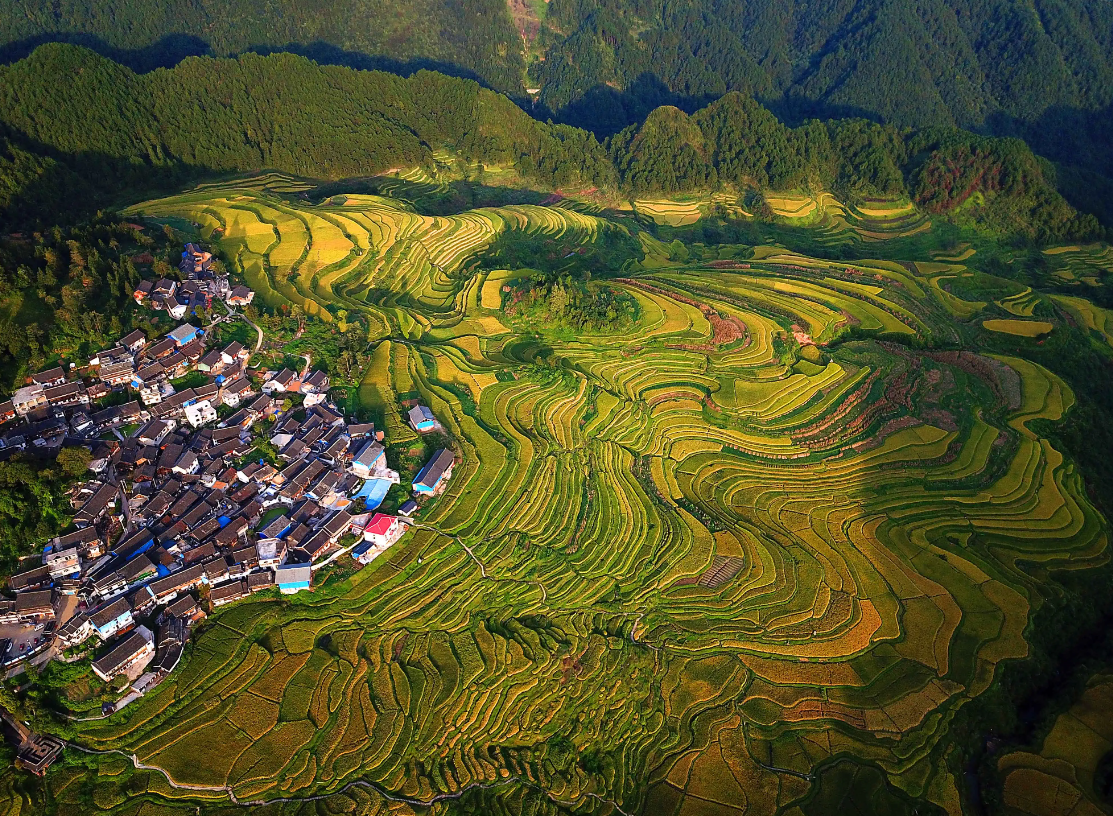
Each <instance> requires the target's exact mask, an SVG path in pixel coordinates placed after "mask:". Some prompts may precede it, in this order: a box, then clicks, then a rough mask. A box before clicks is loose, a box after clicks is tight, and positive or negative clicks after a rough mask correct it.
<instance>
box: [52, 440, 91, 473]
mask: <svg viewBox="0 0 1113 816" xmlns="http://www.w3.org/2000/svg"><path fill="white" fill-rule="evenodd" d="M92 459H93V454H92V453H90V451H89V449H88V448H83V447H80V446H77V447H72V448H62V449H61V450H60V451H58V467H60V468H62V472H63V473H65V474H66V475H67V476H73V477H75V478H76V477H77V476H81V475H82V474H83V473H85V472H86V471H87V470H88V469H89V462H91V461H92Z"/></svg>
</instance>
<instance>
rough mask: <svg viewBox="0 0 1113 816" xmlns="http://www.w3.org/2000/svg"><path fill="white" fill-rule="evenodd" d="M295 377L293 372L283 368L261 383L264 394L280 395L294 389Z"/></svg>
mask: <svg viewBox="0 0 1113 816" xmlns="http://www.w3.org/2000/svg"><path fill="white" fill-rule="evenodd" d="M296 376H297V375H295V374H294V372H293V371H291V370H290V369H288V368H284V369H282V370H281V371H279V372H278V373H277V374H275V375H274V376H273V377H271V378H270V379H269V380H267V381H266V382H265V383H263V393H264V394H280V393H283V392H285V391H287V390H290V389H292V388H293V387H294V385H293V384H294V383H295V382H296Z"/></svg>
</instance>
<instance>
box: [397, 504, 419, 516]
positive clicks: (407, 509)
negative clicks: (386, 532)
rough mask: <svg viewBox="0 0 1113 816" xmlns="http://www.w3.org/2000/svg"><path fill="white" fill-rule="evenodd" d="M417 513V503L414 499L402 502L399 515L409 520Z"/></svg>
mask: <svg viewBox="0 0 1113 816" xmlns="http://www.w3.org/2000/svg"><path fill="white" fill-rule="evenodd" d="M416 512H417V502H415V501H414V500H413V499H406V501H404V502H402V506H401V507H399V508H398V515H400V516H405V517H406V518H409V517H410V516H412V515H413V514H414V513H416Z"/></svg>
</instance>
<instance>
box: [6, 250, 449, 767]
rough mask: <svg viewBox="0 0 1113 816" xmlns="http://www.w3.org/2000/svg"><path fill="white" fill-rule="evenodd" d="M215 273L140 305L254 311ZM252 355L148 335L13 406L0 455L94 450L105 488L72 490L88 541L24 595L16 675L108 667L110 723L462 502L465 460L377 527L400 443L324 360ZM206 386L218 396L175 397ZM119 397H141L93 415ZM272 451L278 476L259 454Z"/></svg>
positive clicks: (425, 427) (443, 468) (33, 579)
mask: <svg viewBox="0 0 1113 816" xmlns="http://www.w3.org/2000/svg"><path fill="white" fill-rule="evenodd" d="M209 257H210V256H209V255H208V253H202V252H201V251H200V250H198V249H197V248H196V247H194V246H193V245H192V244H191V245H187V247H186V251H185V252H183V261H182V264H183V273H186V274H187V280H186V281H185V282H182V283H179V284H177V285H168V284H172V283H174V282H164V281H159V282H156V283H153V284H151V285H148V284H150V283H151V282H149V281H147V282H144V284H143V285H141V287H140V290H141V291H139V290H137V293H136V299H137V301H139V302H142V303H146V304H147V305H150V306H151V307H152V308H162V309H166V310H168V311H169V310H171V309H174V310H175V311H174V312H171V314H172V315H173V316H175V319H177V318H178V308H179V307H181V306H182V304H183V303H185V304H187V305H186V308H187V309H193V308H195V307H196V306H198V305H206V307H211V304H212V300H214V299H217V300H221V301H223V302H224V303H225V304H226V305H227V306H234V305H236V303H246V302H250V299H251V297H252V293H251V292H250V290H246V289H245V288H244V287H235V288H230V287H229V286H228V283H227V279H226V278H223V277H220V276H213V275H211V274H208V260H209ZM183 289H185V290H186V292H185V294H183V293H182V290H183ZM233 301H234V302H233ZM229 311H230V313H231V310H229ZM180 316H181V317H184V316H185V312H181V314H180ZM260 338H261V334H260ZM251 356H252V352H251V351H250V350H249V349H247V348H245V347H244V346H243V345H242V344H241V343H238V342H231V343H228V344H225V345H223V346H218V345H217V344H210V336H209V333H207V332H206V331H205V330H204V329H202V328H199V327H196V326H193V325H192V324H190V323H181V324H180V325H178V326H176V327H175V328H174V329H172V330H171V331H169V332H168V333H167V334H166V335H165V336H164V337H160V338H148V337H146V336H145V335H144V334H143V333H142V332H140V331H133V332H131V333H129V334H127V335H125V336H124V337H121V338H120V339H119V342H118V344H117V345H116V346H114V347H112V348H109V349H105V350H103V351H100V352H99V353H97V354H96V355H95V356H93V357H92V358H91V359H90V360H89V365H88V368H87V369H84V371H85V372H86V376H85V377H84V378H82V377H79V376H70V375H68V373H67V371H65V370H64V369H63V368H61V367H57V368H53V369H49V370H47V371H43V372H40V373H38V374H35V375H34V376H32V377H31V378H30V382H29V383H28V384H27V385H26V386H25V387H23V388H21V389H19V391H17V392H16V394H15V395H14V396H13V398H12V400H10V401H8V402H6V403H3V404H0V421H3V422H4V423H6V424H5V425H4V428H5V429H7V430H6V431H5V432H3V433H2V435H0V456H4V457H8V456H12V455H29V454H31V455H35V456H37V457H48V456H51V455H57V453H58V452H59V451H61V450H63V449H64V448H66V447H74V446H80V447H84V448H86V449H87V450H89V451H90V461H89V470H90V471H91V472H92V474H93V475H94V478H92V479H89V480H88V481H84V482H82V483H80V484H78V485H76V486H75V488H74V489H73V491H72V494H71V502H72V505H73V510H74V516H73V525H72V527H73V529H72V531H70V532H66V533H64V534H63V535H60V536H58V537H56V538H54V539H53V540H52V541H50V542H48V543H46V545H45V547H44V549H43V552H42V553H41V554H39V555H37V556H34V557H32V558H29V559H25V561H24V563H23V564H22V565H21V569H20V571H19V572H18V573H16V574H15V575H13V576H12V577H11V578H10V579H9V582H8V589H9V590H10V592H11V593H12V595H13V597H10V598H8V599H4V600H0V670H3V671H4V672H5V676H12V675H13V674H15V673H17V672H19V671H21V670H22V668H23V666H22V665H21V664H23V663H27V662H31V663H33V664H35V665H42V664H44V663H46V662H47V661H49V660H52V659H61V660H66V661H72V660H76V659H81V658H82V657H93V656H94V655H95V659H93V661H92V670H93V672H94V673H95V674H96V675H97V676H98V677H99V678H100V679H101V680H103V681H104V682H105V683H111V684H113V686H112V687H113V688H114V689H116V690H118V691H119V692H120V693H121V694H122V695H123V696H121V697H120V698H119V699H117V700H116V701H115V702H114V703H110V704H106V711H105V713H110V712H109V709H111V710H115V709H118V708H119V707H121V706H123V705H126V704H128V703H129V702H131V701H132V700H134V699H136V698H137V697H139V696H141V695H142V694H143V693H144V692H146V691H147V690H149V689H150V688H152V687H153V686H155V685H157V684H158V683H159V682H160V681H161V680H162V679H163V678H165V677H166V675H167V674H169V673H170V672H171V671H173V670H174V668H175V666H177V664H178V661H179V660H180V658H181V656H182V653H183V648H184V646H185V644H186V642H187V640H188V638H189V634H190V628H191V627H192V626H193V625H194V624H195V623H196V622H197V621H199V620H200V619H201V618H203V617H204V616H205V615H206V614H207V613H211V612H212V611H213V610H215V609H217V608H219V607H222V606H224V605H226V604H229V603H233V602H235V601H237V600H240V599H242V598H246V597H249V596H251V595H252V594H254V593H257V592H260V591H264V590H270V589H277V592H278V593H279V594H293V593H297V592H302V591H310V590H312V588H313V586H314V575H315V573H316V572H317V571H318V570H320V569H321V568H323V567H325V566H327V565H329V564H331V563H334V562H335V561H336V560H337V559H339V558H341V557H344V556H347V557H350V558H352V559H354V560H355V562H357V563H358V564H359V565H366V564H369V563H370V562H371V561H372V560H374V559H375V558H376V557H377V556H379V555H381V554H382V553H383V552H384V551H386V550H387V548H389V547H390V546H391V545H393V544H394V543H395V542H397V541H398V540H399V538H401V536H402V535H403V534H404V533H405V531H406V529H407V526H408V524H409V523H410V520H411V518H412V517H413V515H414V514H415V513H416V512H417V511H418V510H419V504H418V501H420V500H423V499H424V498H427V497H430V496H433V495H436V494H439V493H440V492H441V491H442V490H443V489H444V487H445V484H446V483H447V481H448V480H449V479H450V478H451V475H452V468H453V465H454V463H455V458H454V455H453V453H452V452H451V451H450V450H447V449H439V450H437V451H436V452H435V453H434V454H433V456H432V457H431V458H430V459H429V461H428V462H427V463H426V464H425V466H424V467H423V468H421V470H419V471H418V473H417V474H416V475H415V477H414V480H413V499H410V500H407V501H405V502H404V503H403V504H401V506H400V507H399V508H398V510H397V515H386V514H384V513H380V512H376V511H377V508H378V506H379V504H380V502H381V501H382V498H383V496H384V495H385V493H386V491H387V489H388V488H389V486H390V485H392V484H398V483H399V482H400V477H399V474H398V473H397V472H396V471H394V470H391V469H390V468H389V466H388V464H387V457H386V448H385V447H384V444H383V443H384V441H385V440H384V434H383V431H382V430H380V429H377V428H376V427H375V426H374V424H373V423H350V422H348V421H347V419H346V418H345V417H344V415H343V412H342V411H340V410H339V409H338V408H337V407H336V405H335V404H334V403H333V402H331V401H330V400H329V398H328V391H329V387H330V381H329V377H328V376H327V375H326V374H325V373H324V372H323V371H319V370H317V371H310V370H309V368H310V367H309V365H308V361H307V365H306V367H305V370H304V371H302V372H296V371H293V370H291V369H288V368H284V369H281V370H277V371H276V370H253V369H250V368H249V361H250V358H251ZM195 372H196V373H197V374H200V375H203V378H204V381H205V382H204V384H203V385H197V386H195V387H189V388H183V389H181V390H178V389H176V388H175V386H174V385H173V384H172V382H173V381H174V380H179V379H180V378H182V377H184V376H186V375H189V374H191V373H195ZM109 394H118V395H122V396H126V397H128V399H127V401H124V402H119V403H118V404H116V405H112V406H110V407H107V408H104V409H101V410H95V411H91V410H90V406H91V404H92V403H93V402H94V401H95V400H96V399H100V398H102V397H104V396H107V395H109ZM218 409H220V410H221V413H222V414H223V415H224V416H223V418H219V417H218ZM230 412H231V413H230ZM409 421H410V424H411V425H412V427H413V428H414V430H415V431H417V432H418V433H427V432H429V431H431V430H434V429H440V427H441V426H440V425H439V423H438V422H437V420H436V418H435V417H434V416H433V414H432V412H431V411H430V410H429V409H428V408H426V407H425V406H420V405H418V406H414V407H413V408H411V409H410V411H409ZM260 441H265V443H267V445H268V446H269V447H268V449H269V450H271V451H273V452H274V453H275V456H273V457H272V458H273V460H274V461H267V459H266V458H264V457H262V456H259V455H258V450H257V447H256V446H257V444H258V443H259V442H260ZM415 499H416V500H415ZM23 744H25V746H26V747H27V750H29V751H30V750H32V747H34V750H35V751H38V752H39V753H38V754H35V757H37V759H35V760H34V763H31V756H30V755H29V757H28V763H31V764H34V765H35V768H38V767H39V766H42V767H44V768H45V765H43V764H42V761H41V760H42V757H41V756H39V754H41V753H42V751H41V749H42V746H41V745H39V744H38V743H36V742H34V740H32V739H31V738H27V739H26V740H24V742H23ZM32 753H34V751H32ZM25 764H27V763H25ZM46 764H49V762H47V763H46ZM28 767H30V765H28ZM33 769H34V768H33Z"/></svg>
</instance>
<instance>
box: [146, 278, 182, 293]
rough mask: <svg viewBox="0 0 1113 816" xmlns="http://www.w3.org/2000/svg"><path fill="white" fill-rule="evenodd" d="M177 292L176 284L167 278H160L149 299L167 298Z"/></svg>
mask: <svg viewBox="0 0 1113 816" xmlns="http://www.w3.org/2000/svg"><path fill="white" fill-rule="evenodd" d="M177 291H178V284H177V282H176V281H172V280H170V279H169V278H160V279H159V281H158V283H156V284H155V285H154V288H153V289H152V290H151V297H160V298H168V297H170V296H171V295H173V294H174V293H175V292H177Z"/></svg>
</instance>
